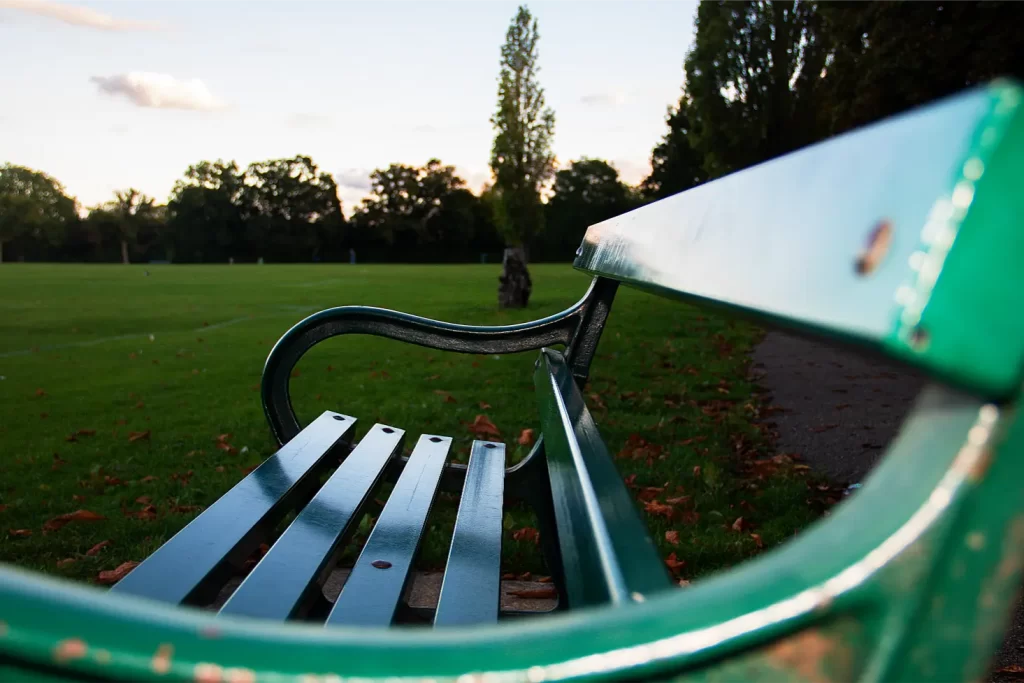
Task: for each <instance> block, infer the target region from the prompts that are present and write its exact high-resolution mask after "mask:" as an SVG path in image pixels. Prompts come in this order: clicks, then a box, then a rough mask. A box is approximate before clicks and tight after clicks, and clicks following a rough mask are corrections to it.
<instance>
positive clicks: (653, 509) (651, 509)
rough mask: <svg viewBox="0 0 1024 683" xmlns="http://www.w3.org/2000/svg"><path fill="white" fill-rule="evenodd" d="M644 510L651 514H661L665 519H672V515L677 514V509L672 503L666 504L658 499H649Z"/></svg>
mask: <svg viewBox="0 0 1024 683" xmlns="http://www.w3.org/2000/svg"><path fill="white" fill-rule="evenodd" d="M644 510H646V511H647V512H648V513H649V514H652V515H660V516H662V517H664V518H665V519H672V516H673V515H674V514H675V509H674V508H673V507H672V506H671V505H665V504H664V503H659V502H658V501H656V500H649V501H647V502H646V503H644Z"/></svg>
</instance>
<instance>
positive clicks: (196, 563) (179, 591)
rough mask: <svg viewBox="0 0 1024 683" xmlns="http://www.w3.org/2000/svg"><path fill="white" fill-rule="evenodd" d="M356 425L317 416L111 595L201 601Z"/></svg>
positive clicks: (334, 417)
mask: <svg viewBox="0 0 1024 683" xmlns="http://www.w3.org/2000/svg"><path fill="white" fill-rule="evenodd" d="M355 423H356V420H355V418H353V417H350V416H348V415H341V414H338V413H332V412H329V411H328V412H325V413H323V414H322V415H321V416H320V417H318V418H317V419H316V420H314V421H313V422H312V423H310V424H309V426H307V427H306V428H305V429H303V430H302V431H301V432H300V433H299V434H298V435H297V436H296V437H295V438H294V439H292V440H291V441H289V442H288V443H286V444H285V445H284V446H283V447H282V448H281V449H280V450H279V451H278V452H277V453H275V454H274V455H272V456H270V457H269V458H267V459H266V460H265V461H264V462H263V463H262V464H261V465H260V466H259V467H257V468H256V469H255V470H253V471H252V472H251V473H249V474H248V475H247V476H246V477H245V478H244V479H243V480H242V481H240V482H239V483H238V484H236V485H235V486H234V487H232V488H231V490H229V491H228V492H227V493H225V494H224V495H223V496H221V498H219V499H218V500H217V501H216V502H215V503H213V505H211V506H210V507H208V508H207V509H206V510H205V511H204V512H203V513H202V514H200V515H199V516H198V517H196V518H195V519H194V520H192V521H191V522H190V523H189V524H188V525H187V526H186V527H185V528H184V529H182V530H181V531H179V532H178V533H177V534H175V535H174V536H173V537H172V538H171V539H170V540H169V541H167V542H166V543H164V544H163V545H162V546H160V548H159V549H157V551H156V552H154V553H153V554H152V555H150V556H149V557H148V558H146V560H145V561H144V562H143V563H142V564H140V565H139V566H138V567H136V568H135V569H134V570H133V571H132V572H131V573H130V574H128V575H127V576H126V577H124V578H123V579H121V581H120V582H118V583H117V584H116V585H115V586H113V587H112V588H111V590H112V591H114V592H116V593H127V594H131V595H139V596H142V597H146V598H152V599H155V600H162V601H164V602H171V603H180V602H186V601H191V600H192V599H193V598H203V597H207V596H205V595H204V594H206V593H208V592H209V591H210V590H215V589H216V588H217V586H215V585H214V584H216V583H218V582H219V581H220V580H221V579H225V578H226V572H225V571H223V570H224V569H225V568H226V567H227V565H229V564H230V563H232V562H238V563H240V562H241V561H242V560H243V559H244V558H245V557H246V556H248V555H249V553H251V552H252V551H253V550H255V549H256V546H257V545H258V543H259V542H260V539H259V537H258V532H259V530H260V529H261V528H263V527H266V526H270V525H273V524H276V523H277V522H278V521H279V520H280V519H282V518H283V517H284V515H285V514H286V513H287V512H288V511H289V510H290V508H291V506H292V504H293V503H294V502H296V501H297V500H298V499H299V498H300V497H301V496H302V495H305V494H307V493H308V492H309V490H310V487H311V486H315V485H316V483H317V478H318V477H319V476H320V473H321V472H322V471H323V470H325V469H327V467H328V466H329V465H330V463H331V458H330V457H329V456H330V455H331V454H332V453H334V452H335V449H336V448H337V447H338V446H339V445H341V444H342V443H343V442H345V441H346V440H347V439H348V438H349V437H351V434H352V429H353V427H354V426H355ZM222 575H223V576H222Z"/></svg>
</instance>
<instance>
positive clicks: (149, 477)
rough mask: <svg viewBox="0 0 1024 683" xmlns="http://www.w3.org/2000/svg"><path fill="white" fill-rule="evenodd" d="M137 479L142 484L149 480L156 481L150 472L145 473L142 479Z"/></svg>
mask: <svg viewBox="0 0 1024 683" xmlns="http://www.w3.org/2000/svg"><path fill="white" fill-rule="evenodd" d="M139 481H140V482H142V483H143V484H145V483H147V482H150V481H156V477H155V476H153V475H152V474H147V475H146V476H144V477H143V478H142V479H139Z"/></svg>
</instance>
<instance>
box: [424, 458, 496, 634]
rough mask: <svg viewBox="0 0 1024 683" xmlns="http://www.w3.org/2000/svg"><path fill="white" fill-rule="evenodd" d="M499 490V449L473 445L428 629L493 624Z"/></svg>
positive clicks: (494, 616) (494, 618)
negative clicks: (446, 558) (430, 626)
mask: <svg viewBox="0 0 1024 683" xmlns="http://www.w3.org/2000/svg"><path fill="white" fill-rule="evenodd" d="M504 490H505V445H504V444H500V443H490V442H484V441H474V442H473V449H472V451H471V452H470V455H469V467H468V469H467V471H466V483H465V485H464V487H463V489H462V499H461V500H460V501H459V512H458V515H457V516H456V518H455V531H454V533H453V534H452V545H451V549H450V551H449V553H448V563H447V565H446V566H445V570H444V579H443V581H442V583H441V595H440V597H439V598H438V602H437V611H436V612H435V614H434V626H460V625H467V624H486V623H494V622H496V621H497V620H498V609H499V607H500V602H501V535H502V526H501V521H502V504H503V501H504Z"/></svg>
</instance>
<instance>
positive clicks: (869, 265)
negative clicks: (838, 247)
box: [856, 218, 892, 275]
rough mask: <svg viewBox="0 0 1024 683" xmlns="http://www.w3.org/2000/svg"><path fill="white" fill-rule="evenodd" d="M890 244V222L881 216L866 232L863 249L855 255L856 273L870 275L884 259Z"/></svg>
mask: <svg viewBox="0 0 1024 683" xmlns="http://www.w3.org/2000/svg"><path fill="white" fill-rule="evenodd" d="M891 244H892V222H890V221H889V219H888V218H883V219H881V220H880V221H878V222H877V223H875V226H874V227H873V228H872V229H871V232H870V233H868V240H867V243H866V244H865V245H864V250H863V251H861V253H860V254H859V255H858V256H857V261H856V270H857V274H858V275H870V274H871V273H872V272H874V271H875V269H876V268H878V266H879V265H880V264H881V263H882V261H884V260H885V255H886V254H887V253H888V252H889V245H891Z"/></svg>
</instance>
